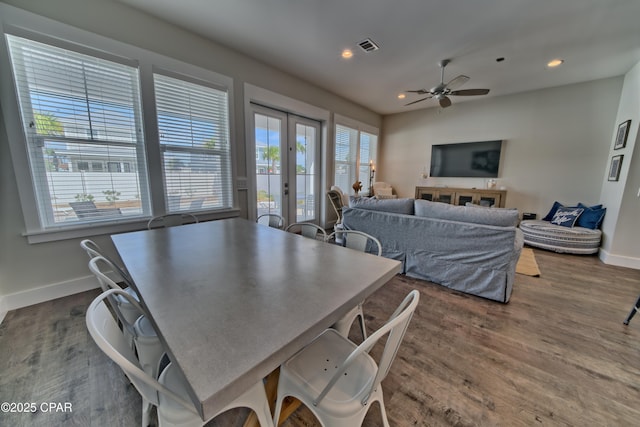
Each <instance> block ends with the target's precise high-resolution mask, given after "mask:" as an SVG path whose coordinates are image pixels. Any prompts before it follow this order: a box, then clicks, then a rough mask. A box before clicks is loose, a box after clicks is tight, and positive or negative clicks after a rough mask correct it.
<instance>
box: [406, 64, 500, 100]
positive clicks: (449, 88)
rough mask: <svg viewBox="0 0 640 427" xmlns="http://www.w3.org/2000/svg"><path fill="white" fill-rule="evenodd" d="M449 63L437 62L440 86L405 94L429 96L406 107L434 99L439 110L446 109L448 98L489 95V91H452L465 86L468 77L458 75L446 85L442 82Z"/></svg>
mask: <svg viewBox="0 0 640 427" xmlns="http://www.w3.org/2000/svg"><path fill="white" fill-rule="evenodd" d="M450 62H451V61H450V60H449V59H443V60H442V61H440V62H438V66H439V67H440V84H439V85H437V86H434V87H432V88H431V89H429V90H427V89H416V90H408V91H407V92H411V93H417V94H418V95H429V96H427V97H425V98H422V99H418V100H417V101H413V102H410V103H408V104H405V106H407V105H412V104H416V103H418V102H422V101H426V100H427V99H431V98H435V99H436V100H437V101H438V104H440V107H441V108H447V107H449V106H451V99H450V98H449V96H477V95H486V94H488V93H489V89H463V90H454V89H457V88H459V87H460V86H462V85H463V84H465V83H466V82H468V81H469V77H467V76H465V75H462V74H460V75H459V76H457V77H454V78H453V79H451V80H450V81H449V82H448V83H446V84H445V82H444V68H445V67H446V66H447V64H449V63H450Z"/></svg>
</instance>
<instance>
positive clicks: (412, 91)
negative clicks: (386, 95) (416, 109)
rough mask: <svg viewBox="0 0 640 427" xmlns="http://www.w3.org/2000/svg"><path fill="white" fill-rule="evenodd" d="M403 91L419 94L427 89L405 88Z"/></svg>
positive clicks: (424, 92)
mask: <svg viewBox="0 0 640 427" xmlns="http://www.w3.org/2000/svg"><path fill="white" fill-rule="evenodd" d="M405 92H410V93H417V94H419V95H424V94H426V93H429V91H428V90H427V89H417V90H405Z"/></svg>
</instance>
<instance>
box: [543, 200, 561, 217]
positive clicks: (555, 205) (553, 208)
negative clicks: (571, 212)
mask: <svg viewBox="0 0 640 427" xmlns="http://www.w3.org/2000/svg"><path fill="white" fill-rule="evenodd" d="M563 207H564V206H562V203H560V202H553V206H551V209H550V210H549V213H548V214H547V215H546V216H545V217H544V218H542V220H543V221H551V220H552V219H553V216H554V215H555V213H556V211H557V210H558V208H563Z"/></svg>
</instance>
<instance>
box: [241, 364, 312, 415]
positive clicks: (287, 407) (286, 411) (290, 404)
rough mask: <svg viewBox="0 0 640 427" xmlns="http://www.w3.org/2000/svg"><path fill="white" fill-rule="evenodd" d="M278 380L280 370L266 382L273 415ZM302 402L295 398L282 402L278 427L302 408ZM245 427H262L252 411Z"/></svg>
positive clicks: (270, 375)
mask: <svg viewBox="0 0 640 427" xmlns="http://www.w3.org/2000/svg"><path fill="white" fill-rule="evenodd" d="M278 378H280V368H278V369H276V370H275V371H273V372H271V373H270V374H269V375H268V376H267V379H266V381H265V385H264V389H265V392H266V394H267V400H268V401H269V406H270V407H271V413H272V414H273V409H274V406H275V404H276V398H277V396H278ZM300 404H301V403H300V401H299V400H298V399H295V398H293V397H286V398H285V399H284V402H282V411H281V412H280V419H279V420H278V425H281V424H282V423H283V422H284V421H285V420H286V419H287V418H289V416H290V415H291V414H293V413H294V412H295V411H296V409H298V407H299V406H300ZM243 427H260V423H258V417H256V414H255V412H253V411H251V413H250V414H249V416H248V417H247V419H246V421H245V422H244V424H243Z"/></svg>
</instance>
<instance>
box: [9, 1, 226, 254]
mask: <svg viewBox="0 0 640 427" xmlns="http://www.w3.org/2000/svg"><path fill="white" fill-rule="evenodd" d="M0 9H3V8H2V5H1V4H0ZM3 12H4V11H3ZM12 13H13V12H12ZM11 16H12V17H13V18H17V19H16V20H15V24H14V25H12V26H4V25H3V22H2V20H0V28H1V29H2V33H3V37H6V42H7V43H6V44H5V45H2V46H0V62H1V64H0V65H2V69H3V70H4V69H5V66H6V67H7V69H11V70H12V71H13V74H12V77H13V79H12V80H13V84H14V87H13V88H14V89H15V90H10V91H4V90H3V91H2V92H0V98H2V106H3V108H2V110H3V114H4V116H5V123H6V124H7V133H8V134H9V135H10V137H9V143H10V146H11V155H12V160H13V164H14V170H15V173H16V176H17V181H18V190H19V192H20V196H21V197H20V201H21V204H22V211H23V213H24V218H25V226H26V233H25V234H26V236H27V238H28V240H29V242H32V243H36V242H44V241H51V240H58V239H65V238H70V237H80V236H87V235H91V234H95V233H105V234H106V233H113V232H120V231H127V230H135V229H139V228H140V224H146V220H147V219H148V218H150V217H151V216H153V215H160V214H164V213H166V212H171V211H184V210H206V211H207V214H211V217H218V218H221V217H225V216H227V215H228V213H229V211H232V210H234V209H235V207H234V201H233V168H232V167H231V165H232V159H231V153H232V150H231V135H232V134H231V129H230V126H229V123H230V111H229V101H228V98H229V97H230V91H231V90H232V88H233V80H232V79H231V78H229V77H226V76H224V75H220V74H218V73H215V72H213V71H211V70H207V69H203V68H200V67H196V66H193V65H190V64H187V63H184V62H181V61H177V60H175V59H172V58H168V57H165V56H162V55H158V54H156V53H153V52H150V51H146V50H144V49H140V48H137V47H135V46H131V45H126V44H124V43H120V42H117V41H115V40H110V39H107V38H104V37H101V36H98V35H96V34H91V33H88V32H85V31H82V30H79V29H75V28H72V27H68V26H65V25H64V24H59V23H55V24H52V25H42V26H38V25H37V23H38V22H40V18H39V17H37V16H35V15H30V14H28V13H23V12H15V15H11ZM40 27H42V28H44V27H46V28H47V29H48V31H50V36H45V35H42V34H39V33H37V32H35V29H36V28H40ZM29 28H31V29H29ZM68 37H73V39H74V40H76V41H77V43H76V42H68V41H65V39H66V38H68ZM4 46H7V48H8V49H4V48H3V47H4ZM2 77H3V79H4V77H5V73H4V72H3V73H2ZM140 88H147V89H148V90H145V91H141V89H140ZM5 107H6V108H5ZM142 111H145V112H147V113H146V114H145V121H144V122H143V119H142ZM148 161H150V162H153V164H147V162H148ZM152 200H153V203H152Z"/></svg>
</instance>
